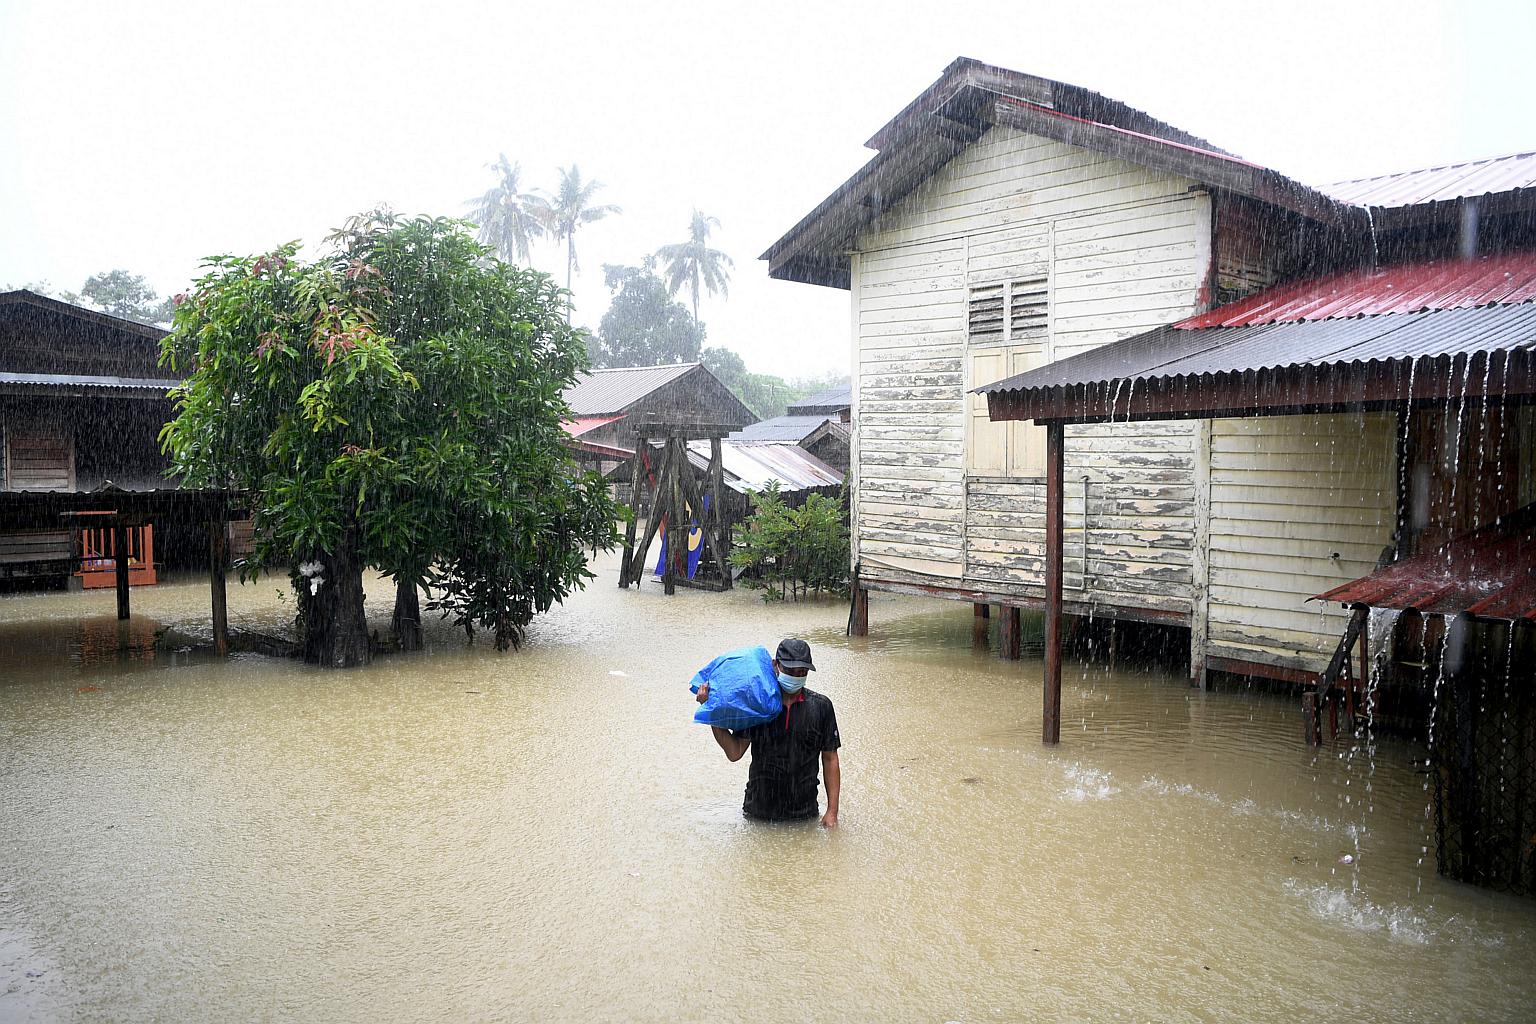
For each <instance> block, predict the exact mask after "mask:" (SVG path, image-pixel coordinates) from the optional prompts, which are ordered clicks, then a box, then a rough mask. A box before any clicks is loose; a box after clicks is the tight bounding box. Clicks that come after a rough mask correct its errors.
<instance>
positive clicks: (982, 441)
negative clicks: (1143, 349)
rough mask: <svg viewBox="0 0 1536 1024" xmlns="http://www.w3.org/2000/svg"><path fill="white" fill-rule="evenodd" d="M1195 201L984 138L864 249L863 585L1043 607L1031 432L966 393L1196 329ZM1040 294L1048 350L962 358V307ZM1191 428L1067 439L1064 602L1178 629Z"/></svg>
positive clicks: (1190, 195)
mask: <svg viewBox="0 0 1536 1024" xmlns="http://www.w3.org/2000/svg"><path fill="white" fill-rule="evenodd" d="M1193 184H1194V183H1193V182H1190V181H1188V180H1186V179H1183V178H1178V177H1175V176H1171V175H1167V174H1164V173H1162V172H1159V171H1153V170H1149V169H1146V168H1141V167H1136V166H1134V165H1132V164H1128V163H1126V162H1124V161H1120V160H1113V159H1108V158H1105V157H1102V156H1099V155H1097V154H1094V153H1090V152H1088V151H1086V150H1082V149H1078V148H1075V147H1072V146H1068V145H1064V144H1062V143H1059V142H1055V141H1052V140H1047V139H1042V138H1039V137H1035V136H1031V135H1027V134H1025V133H1022V132H1018V131H1014V130H1012V129H1008V128H994V129H992V130H991V131H989V132H987V133H986V134H985V135H984V136H983V137H982V138H981V139H979V140H978V141H977V142H976V143H975V144H973V145H972V146H970V147H969V148H968V149H966V150H965V151H964V152H962V153H961V154H960V155H958V156H957V157H956V158H955V159H954V160H952V161H951V162H950V163H949V164H948V165H946V166H945V167H944V168H942V169H941V170H940V171H939V172H937V173H936V174H935V175H934V176H933V177H931V178H930V179H929V180H928V181H927V182H925V183H924V184H923V185H922V186H921V187H920V188H919V189H918V190H916V191H915V192H914V193H913V194H912V195H910V196H908V197H907V198H906V199H905V200H903V201H902V202H901V203H899V204H897V205H896V206H895V207H893V208H892V209H891V210H890V211H888V212H887V213H886V214H885V215H884V216H882V217H881V218H880V219H879V220H877V221H876V222H875V223H874V224H872V225H871V226H870V229H869V230H868V231H866V232H865V233H864V235H863V236H862V237H860V239H859V240H858V242H857V246H856V248H857V249H858V255H857V257H856V259H855V261H854V263H853V265H852V278H853V281H852V290H853V292H854V295H855V299H854V303H853V307H854V333H855V349H854V351H855V360H854V364H855V366H856V367H857V372H856V373H855V375H854V376H855V396H856V398H855V401H856V408H855V424H856V429H855V434H856V441H855V448H854V454H853V462H854V468H853V479H854V480H855V481H856V484H855V491H854V493H855V495H856V501H855V511H854V517H855V519H854V522H855V524H856V525H855V528H854V529H855V555H854V557H855V558H856V559H857V560H858V561H859V562H860V563H861V564H862V566H863V571H864V573H865V576H866V577H867V578H872V579H876V580H878V579H880V578H881V573H882V572H885V573H886V575H887V576H889V578H890V579H891V580H893V581H894V580H897V579H900V580H903V581H905V582H911V581H912V580H914V579H918V580H920V579H924V578H930V579H932V580H933V581H934V583H935V584H941V585H948V584H955V583H957V584H959V585H963V586H966V587H970V588H973V589H978V590H985V591H987V592H992V593H1003V594H1008V593H1012V594H1017V595H1019V596H1027V595H1031V594H1035V593H1038V592H1039V590H1040V587H1041V582H1042V581H1041V569H1040V566H1041V558H1042V555H1043V551H1042V543H1043V536H1044V532H1043V531H1044V483H1043V480H1042V479H1041V478H1040V476H1039V472H1040V465H1041V459H1040V448H1041V444H1040V439H1039V438H1038V436H1037V435H1038V434H1040V433H1041V428H1039V427H1036V426H1034V425H1032V424H1006V425H1004V424H993V423H991V422H990V421H989V420H988V419H987V418H986V412H985V404H984V402H981V401H979V400H977V399H976V398H974V397H973V396H969V395H968V391H969V389H971V388H973V387H976V386H978V385H980V384H984V383H989V382H990V381H993V380H997V379H1001V378H1002V377H1006V376H1010V375H1012V374H1015V373H1019V372H1022V371H1023V370H1025V369H1029V368H1032V367H1034V366H1037V365H1040V364H1041V363H1043V362H1045V361H1047V360H1049V359H1052V358H1060V357H1062V356H1064V355H1068V354H1071V353H1072V352H1075V351H1081V350H1083V349H1085V348H1091V347H1094V346H1097V345H1102V344H1106V343H1108V342H1110V341H1115V340H1118V339H1120V338H1122V337H1126V336H1128V335H1130V334H1134V333H1137V332H1139V331H1142V330H1146V329H1149V328H1152V327H1156V326H1158V325H1160V324H1164V323H1167V322H1169V321H1170V320H1174V319H1178V318H1180V317H1183V316H1187V315H1189V314H1190V313H1193V312H1196V311H1197V310H1198V308H1199V302H1200V297H1201V289H1202V286H1203V285H1204V283H1205V282H1206V281H1207V279H1208V276H1209V271H1210V263H1209V261H1210V258H1211V255H1210V254H1211V246H1210V220H1209V217H1210V213H1209V208H1210V200H1209V197H1208V196H1207V195H1206V194H1205V193H1203V192H1200V191H1198V190H1196V191H1191V188H1192V185H1193ZM1037 277H1038V278H1044V279H1045V281H1046V284H1045V288H1046V291H1047V303H1046V313H1045V320H1046V324H1047V330H1046V332H1045V333H1044V335H1043V336H1037V335H1033V334H1031V335H1029V336H1028V337H1026V338H1023V339H1020V338H1014V337H1009V336H1007V335H1006V334H1005V335H1003V336H1001V337H989V338H988V339H987V341H986V342H985V343H972V342H971V340H970V338H969V336H968V333H969V332H968V329H967V325H968V299H969V297H970V295H971V290H972V289H973V288H975V287H977V286H988V285H998V284H1002V285H1004V286H1005V287H1007V286H1009V285H1011V284H1012V283H1013V282H1020V281H1023V280H1025V279H1033V278H1037ZM1005 320H1006V315H1005ZM1032 322H1033V321H1032ZM1194 431H1195V427H1194V426H1193V425H1191V424H1146V425H1139V426H1134V427H1132V426H1126V425H1123V424H1122V425H1119V426H1106V427H1084V428H1075V427H1074V428H1069V430H1068V435H1067V436H1068V448H1067V453H1066V464H1067V481H1068V487H1067V502H1066V507H1067V522H1066V524H1065V525H1066V530H1067V538H1068V551H1067V566H1066V582H1067V584H1068V588H1069V590H1071V591H1072V593H1070V594H1069V598H1070V599H1071V600H1074V601H1080V602H1084V603H1093V604H1097V605H1099V606H1102V607H1106V608H1111V609H1112V608H1126V609H1142V610H1152V611H1159V612H1170V613H1175V614H1180V615H1182V614H1187V613H1188V611H1189V609H1190V602H1191V595H1192V591H1193V567H1192V556H1191V552H1190V547H1191V543H1192V540H1193V536H1194V533H1193V527H1192V519H1191V515H1192V510H1193V507H1194V470H1193V464H1192V459H1193V456H1194V443H1193V436H1194ZM1084 478H1086V481H1085V479H1084ZM1085 482H1086V485H1087V500H1086V502H1085V500H1084V495H1083V487H1084V483H1085ZM946 581H948V582H947V583H946Z"/></svg>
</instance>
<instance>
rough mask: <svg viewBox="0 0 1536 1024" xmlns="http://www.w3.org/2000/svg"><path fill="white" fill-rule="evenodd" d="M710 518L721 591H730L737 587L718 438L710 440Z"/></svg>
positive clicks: (722, 463) (721, 454) (721, 451)
mask: <svg viewBox="0 0 1536 1024" xmlns="http://www.w3.org/2000/svg"><path fill="white" fill-rule="evenodd" d="M709 518H710V520H711V521H712V522H713V524H714V527H715V543H716V548H717V550H718V551H720V552H723V553H724V554H723V556H722V555H718V554H717V556H716V557H717V558H721V561H720V589H721V590H730V589H731V588H732V587H733V586H735V585H736V581H735V580H734V579H733V578H732V577H731V561H730V552H731V538H730V537H729V536H728V535H727V533H726V530H725V455H724V452H723V450H722V444H721V440H720V438H718V437H712V438H710V439H709Z"/></svg>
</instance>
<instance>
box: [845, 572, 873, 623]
mask: <svg viewBox="0 0 1536 1024" xmlns="http://www.w3.org/2000/svg"><path fill="white" fill-rule="evenodd" d="M848 635H849V636H869V589H868V588H867V587H861V586H859V582H858V579H857V577H855V579H854V582H853V607H852V609H850V612H849V615H848Z"/></svg>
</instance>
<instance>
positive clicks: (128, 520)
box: [0, 488, 244, 657]
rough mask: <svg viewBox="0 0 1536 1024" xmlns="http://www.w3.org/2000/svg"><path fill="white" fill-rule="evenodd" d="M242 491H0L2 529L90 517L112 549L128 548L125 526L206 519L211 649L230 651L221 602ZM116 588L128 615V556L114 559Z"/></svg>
mask: <svg viewBox="0 0 1536 1024" xmlns="http://www.w3.org/2000/svg"><path fill="white" fill-rule="evenodd" d="M243 501H244V496H243V495H241V494H240V493H239V492H235V491H217V490H208V491H190V490H189V491H182V490H175V489H165V490H153V491H127V490H122V489H120V488H102V489H98V490H95V491H85V492H82V491H6V492H0V528H7V529H16V528H22V529H27V528H36V527H39V526H54V525H56V524H57V523H58V522H59V520H60V519H61V518H63V519H78V518H79V517H81V516H82V514H84V515H88V516H89V523H90V526H91V528H92V529H96V530H100V531H102V532H104V533H107V534H109V536H110V538H111V541H110V543H111V550H112V551H114V552H115V551H131V550H132V549H131V547H130V545H129V541H128V536H129V531H130V530H132V529H135V528H137V527H141V526H145V525H147V524H148V523H150V522H151V521H152V520H153V519H164V520H173V519H174V520H181V521H184V522H199V521H201V522H206V523H207V524H208V584H209V590H210V604H211V618H212V623H213V649H214V653H215V654H217V655H219V656H220V657H223V656H225V655H227V654H228V653H229V614H228V610H227V607H226V602H225V573H226V572H227V571H228V568H229V534H228V524H229V519H230V513H231V511H233V510H236V509H239V508H240V507H241V504H242V502H243ZM113 562H114V565H113V568H112V573H113V581H114V583H115V585H116V589H117V617H118V618H119V619H127V618H129V617H130V603H129V597H128V593H129V583H130V577H129V560H128V559H127V558H115V559H113Z"/></svg>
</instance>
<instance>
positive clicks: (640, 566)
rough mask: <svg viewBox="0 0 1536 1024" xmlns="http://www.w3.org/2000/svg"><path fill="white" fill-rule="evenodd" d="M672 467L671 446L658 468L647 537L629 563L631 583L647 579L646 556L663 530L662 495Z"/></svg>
mask: <svg viewBox="0 0 1536 1024" xmlns="http://www.w3.org/2000/svg"><path fill="white" fill-rule="evenodd" d="M671 467H672V448H671V446H670V445H669V446H668V447H667V448H666V449H664V450H663V452H662V456H661V465H660V466H658V467H657V468H656V483H655V487H654V488H653V490H654V491H655V495H654V498H653V500H652V502H651V511H650V516H649V518H648V519H647V520H646V524H645V536H644V537H643V538H642V539H641V540H640V541H639V543H638V544H637V545H636V546H635V553H634V558H633V559H632V560H631V561H630V563H629V579H630V582H632V583H636V584H639V583H640V582H642V581H643V580H644V579H645V569H646V565H645V561H646V555H648V554H650V551H651V541H653V540H655V539H656V534H657V533H658V532H659V531H660V529H661V516H662V507H661V506H662V504H663V502H662V495H663V494H665V493H666V492H665V490H664V481H665V480H666V479H667V473H668V472H669V471H670V470H671Z"/></svg>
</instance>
